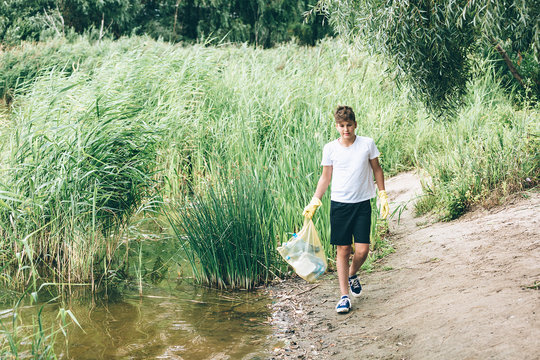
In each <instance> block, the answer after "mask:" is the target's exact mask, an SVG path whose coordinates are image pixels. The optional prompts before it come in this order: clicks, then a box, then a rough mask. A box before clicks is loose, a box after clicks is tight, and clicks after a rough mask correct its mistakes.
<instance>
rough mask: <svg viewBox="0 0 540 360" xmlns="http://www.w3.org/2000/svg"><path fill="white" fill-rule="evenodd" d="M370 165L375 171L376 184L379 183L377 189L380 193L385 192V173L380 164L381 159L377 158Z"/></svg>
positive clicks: (370, 161)
mask: <svg viewBox="0 0 540 360" xmlns="http://www.w3.org/2000/svg"><path fill="white" fill-rule="evenodd" d="M369 164H370V165H371V168H372V169H373V175H374V176H375V182H376V183H377V187H378V188H379V191H383V190H384V173H383V170H382V167H381V165H380V164H379V158H378V157H376V158H375V159H371V160H369Z"/></svg>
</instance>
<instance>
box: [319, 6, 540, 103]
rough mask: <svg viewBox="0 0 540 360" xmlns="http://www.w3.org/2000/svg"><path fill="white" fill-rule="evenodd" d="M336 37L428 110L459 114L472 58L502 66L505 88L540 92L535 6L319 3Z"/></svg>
mask: <svg viewBox="0 0 540 360" xmlns="http://www.w3.org/2000/svg"><path fill="white" fill-rule="evenodd" d="M316 10H318V11H319V12H322V13H324V14H326V15H327V16H328V17H329V18H330V22H331V24H332V25H333V27H334V28H335V30H336V31H337V32H339V33H340V34H342V35H345V36H346V37H348V38H350V39H353V40H359V39H360V40H359V41H360V42H362V43H363V44H365V45H366V46H367V48H368V49H370V50H371V51H372V52H374V53H379V54H382V55H384V56H385V58H386V59H388V60H389V63H390V65H391V69H392V70H397V71H396V74H397V80H398V81H404V82H406V83H408V84H409V85H410V86H411V88H412V89H413V92H414V94H415V95H416V96H417V97H418V98H419V99H421V100H422V101H423V102H424V103H425V105H426V107H427V108H428V109H430V110H432V111H434V112H437V113H441V112H444V111H447V110H452V109H455V108H456V106H457V105H459V103H460V100H461V95H462V94H463V93H464V92H465V88H466V84H467V81H468V79H469V78H470V76H471V69H472V65H473V62H474V60H473V59H474V56H472V55H473V54H474V55H475V56H477V54H481V55H482V56H485V57H490V58H492V59H494V60H496V62H497V66H498V67H499V69H501V70H503V73H504V74H505V78H506V79H507V80H508V79H510V80H511V81H507V83H514V84H518V85H519V87H521V88H522V89H523V91H524V92H525V93H526V94H528V95H532V96H538V95H539V94H540V71H539V66H538V57H539V56H538V54H539V34H540V23H539V22H540V3H539V2H538V1H537V0H518V1H511V0H450V1H436V0H405V1H403V0H401V1H400V0H386V1H381V0H360V1H358V0H321V1H319V2H318V4H317V7H316Z"/></svg>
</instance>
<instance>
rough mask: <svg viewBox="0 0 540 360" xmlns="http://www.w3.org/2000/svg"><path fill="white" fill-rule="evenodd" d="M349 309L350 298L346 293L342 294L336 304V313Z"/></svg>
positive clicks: (345, 311)
mask: <svg viewBox="0 0 540 360" xmlns="http://www.w3.org/2000/svg"><path fill="white" fill-rule="evenodd" d="M349 310H351V300H350V299H349V297H348V296H347V295H343V296H342V297H341V299H339V301H338V303H337V305H336V311H337V312H338V313H348V312H349Z"/></svg>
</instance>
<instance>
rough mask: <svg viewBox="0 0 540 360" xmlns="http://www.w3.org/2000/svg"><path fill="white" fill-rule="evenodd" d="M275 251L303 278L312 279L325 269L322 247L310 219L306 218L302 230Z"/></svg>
mask: <svg viewBox="0 0 540 360" xmlns="http://www.w3.org/2000/svg"><path fill="white" fill-rule="evenodd" d="M277 251H278V252H279V253H280V254H281V256H282V257H283V259H285V261H286V262H287V263H288V264H289V265H291V266H292V267H293V269H294V271H295V272H296V273H297V274H298V276H300V277H301V278H302V279H304V280H307V281H314V280H316V279H317V278H318V277H319V276H321V275H322V274H324V272H325V271H326V267H327V263H326V256H325V254H324V249H323V247H322V245H321V241H320V240H319V235H318V234H317V230H315V225H313V221H312V220H311V219H307V218H306V219H305V221H304V226H303V227H302V230H300V231H299V232H298V234H294V235H293V236H292V238H290V239H289V241H287V242H286V243H283V244H282V245H281V246H279V247H278V248H277Z"/></svg>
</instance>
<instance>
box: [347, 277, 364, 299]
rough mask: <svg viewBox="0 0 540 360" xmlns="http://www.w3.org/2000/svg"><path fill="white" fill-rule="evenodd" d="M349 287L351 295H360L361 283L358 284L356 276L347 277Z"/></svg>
mask: <svg viewBox="0 0 540 360" xmlns="http://www.w3.org/2000/svg"><path fill="white" fill-rule="evenodd" d="M349 287H350V288H351V294H352V296H354V297H357V296H360V293H361V292H362V285H360V280H358V276H356V275H353V276H351V277H349Z"/></svg>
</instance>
